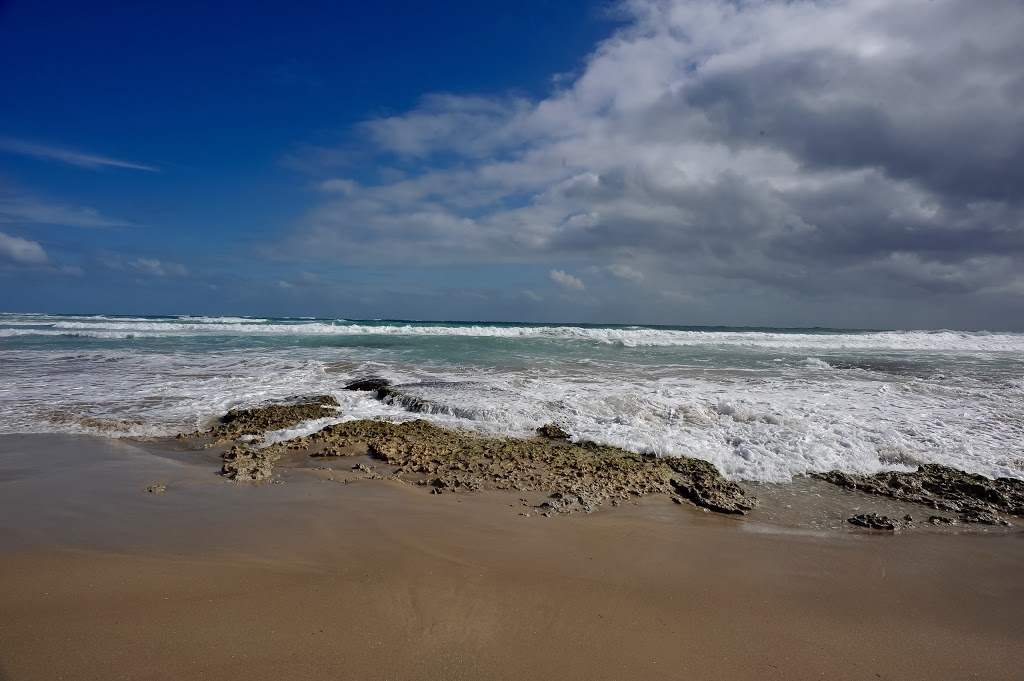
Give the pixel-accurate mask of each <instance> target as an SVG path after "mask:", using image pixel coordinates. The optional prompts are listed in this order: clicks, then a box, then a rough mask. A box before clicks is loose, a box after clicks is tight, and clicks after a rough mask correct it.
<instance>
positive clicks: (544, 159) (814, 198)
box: [0, 0, 1024, 329]
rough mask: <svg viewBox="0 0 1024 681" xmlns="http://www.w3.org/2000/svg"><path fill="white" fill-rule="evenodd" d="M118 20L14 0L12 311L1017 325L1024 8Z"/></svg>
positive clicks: (260, 6)
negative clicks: (1020, 38) (1021, 65)
mask: <svg viewBox="0 0 1024 681" xmlns="http://www.w3.org/2000/svg"><path fill="white" fill-rule="evenodd" d="M101 5H102V6H98V7H97V6H88V5H87V4H86V3H71V2H45V1H38V2H28V1H25V0H13V1H10V2H7V3H6V4H0V309H3V310H7V311H50V312H57V311H68V312H108V313H193V314H199V313H201V314H257V315H267V314H277V315H317V316H345V317H370V318H373V317H400V318H425V319H512V320H535V321H591V322H638V323H644V322H648V323H676V324H680V323H681V324H735V325H744V324H750V325H807V326H814V325H830V326H863V327H905V326H912V327H963V328H1004V329H1005V328H1017V329H1020V328H1024V255H1022V254H1024V196H1022V190H1021V189H1020V187H1022V186H1024V171H1022V170H1021V168H1022V167H1024V132H1022V131H1024V76H1022V74H1021V70H1020V66H1019V64H1021V63H1024V49H1022V48H1021V47H1020V46H1019V45H1018V43H1019V42H1020V41H1019V40H1018V38H1019V35H1020V34H1021V31H1022V30H1024V8H1022V5H1021V3H1020V2H1017V1H1016V0H983V1H982V2H979V3H971V4H968V3H962V2H955V1H954V0H935V1H934V2H932V1H925V0H921V1H918V0H907V2H905V3H896V4H894V3H882V2H876V1H874V0H862V1H853V0H838V1H831V2H827V3H824V2H823V3H816V2H811V1H806V2H774V1H772V0H766V1H765V2H756V3H735V2H731V1H727V0H627V1H625V2H592V1H570V0H563V1H559V2H555V1H550V2H549V1H541V0H519V1H517V2H512V1H505V0H491V1H489V2H436V3H404V2H381V3H358V4H357V3H347V2H341V3H336V2H332V3H326V2H325V3H284V2H265V3H190V2H184V3H174V4H173V5H161V4H157V3H118V2H110V3H101ZM297 5H301V6H297Z"/></svg>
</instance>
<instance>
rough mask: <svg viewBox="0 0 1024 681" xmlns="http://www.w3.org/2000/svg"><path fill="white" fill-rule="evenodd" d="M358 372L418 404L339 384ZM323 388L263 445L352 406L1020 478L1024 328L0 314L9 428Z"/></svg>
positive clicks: (656, 446)
mask: <svg viewBox="0 0 1024 681" xmlns="http://www.w3.org/2000/svg"><path fill="white" fill-rule="evenodd" d="M367 376H376V377H382V378H387V379H389V380H391V381H392V382H393V383H394V384H396V385H397V386H399V387H400V388H401V391H402V392H403V394H405V395H407V396H409V398H410V400H409V401H407V402H405V403H403V402H402V401H401V400H397V401H394V402H393V403H385V402H381V401H378V400H377V399H376V398H375V396H374V394H373V393H365V392H353V391H346V390H344V386H345V385H346V384H348V383H349V382H351V381H353V380H355V379H357V378H362V377H367ZM323 393H330V394H332V395H334V396H335V397H336V398H337V399H338V401H339V403H340V404H341V408H340V410H339V411H338V412H337V413H329V414H326V415H325V417H324V418H323V419H319V420H317V421H315V422H310V423H306V424H302V425H300V426H299V427H297V428H295V429H292V430H290V431H287V432H279V433H274V434H272V435H271V438H270V441H273V440H275V439H277V440H280V439H285V438H288V437H292V436H294V435H297V434H303V433H308V432H312V431H313V430H316V429H318V428H320V427H323V426H324V425H326V424H327V423H331V422H335V421H342V420H348V419H361V418H377V419H387V420H392V421H403V420H409V419H413V418H426V419H428V420H430V421H433V422H435V423H438V424H439V425H443V426H446V427H458V428H466V429H471V430H474V431H478V432H481V433H487V434H497V435H507V436H528V435H530V434H532V432H533V431H534V429H535V428H537V427H538V426H539V425H541V424H544V423H548V422H555V423H558V424H559V425H561V426H562V427H563V428H565V429H566V430H567V431H569V432H570V433H572V435H573V436H574V438H577V439H581V440H593V441H596V442H599V443H604V444H612V445H617V446H619V447H623V448H625V449H629V450H632V451H637V452H648V453H655V454H659V455H663V456H674V455H686V456H693V457H699V458H702V459H706V460H708V461H711V462H712V463H714V464H715V465H716V466H718V468H719V469H720V470H721V471H722V472H723V473H724V474H725V475H726V476H727V477H729V478H731V479H733V480H741V481H756V482H787V481H789V480H791V479H792V478H793V476H797V475H801V474H805V473H810V472H818V471H826V470H832V469H839V470H843V471H848V472H859V473H870V472H876V471H879V470H887V469H899V470H913V469H914V468H915V467H916V466H917V465H918V464H920V463H929V462H934V463H942V464H946V465H949V466H954V467H956V468H960V469H963V470H967V471H970V472H976V473H982V474H984V475H987V476H990V477H1011V478H1018V479H1024V334H1015V333H989V332H962V331H864V330H850V329H774V328H718V327H684V326H618V325H584V324H518V323H465V322H419V321H385V320H373V321H352V320H344V319H306V318H302V319H298V318H250V317H188V316H170V317H168V316H137V317H127V316H103V315H48V314H0V433H39V432H65V433H66V432H70V433H87V434H95V435H101V436H108V437H153V436H169V435H174V434H177V433H179V432H183V431H193V430H196V429H199V428H202V427H205V426H206V425H208V424H209V423H210V422H211V421H212V420H214V419H216V418H217V417H219V416H221V415H222V414H223V413H224V412H225V411H227V410H228V409H230V408H233V407H247V406H257V405H260V404H265V403H267V402H271V401H279V400H284V399H288V398H292V397H296V396H304V395H314V394H323ZM413 398H418V400H416V402H417V405H418V408H419V411H411V410H410V409H409V408H408V407H410V406H411V404H410V402H412V401H413ZM424 404H425V405H426V406H424Z"/></svg>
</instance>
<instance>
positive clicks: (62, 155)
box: [0, 137, 159, 173]
mask: <svg viewBox="0 0 1024 681" xmlns="http://www.w3.org/2000/svg"><path fill="white" fill-rule="evenodd" d="M0 152H7V153H9V154H18V155H21V156H31V157H33V158H38V159H41V160H44V161H57V162H60V163H67V164H68V165H73V166H78V167H80V168H102V167H105V166H106V167H112V168H128V169H131V170H145V171H147V172H151V173H155V172H159V169H158V168H154V167H153V166H147V165H142V164H141V163H132V162H130V161H122V160H119V159H116V158H109V157H107V156H99V155H97V154H89V153H83V152H79V151H73V150H71V149H62V148H60V147H53V146H49V145H45V144H37V143H35V142H28V141H25V140H18V139H13V138H10V137H0Z"/></svg>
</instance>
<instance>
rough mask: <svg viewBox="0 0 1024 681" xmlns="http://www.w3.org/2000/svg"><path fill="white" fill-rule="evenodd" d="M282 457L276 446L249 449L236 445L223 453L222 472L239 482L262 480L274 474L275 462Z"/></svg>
mask: <svg viewBox="0 0 1024 681" xmlns="http://www.w3.org/2000/svg"><path fill="white" fill-rule="evenodd" d="M280 457H281V454H280V452H279V451H278V450H277V449H276V447H268V448H266V449H249V448H248V447H239V446H238V445H235V446H234V447H232V448H231V449H229V450H228V451H226V452H224V454H222V455H221V458H222V459H223V460H224V465H223V466H222V467H221V472H222V473H224V475H225V476H227V477H228V478H229V479H230V480H235V481H237V482H260V481H262V480H267V479H268V478H270V477H272V476H273V471H274V462H275V461H277V460H278V459H279V458H280Z"/></svg>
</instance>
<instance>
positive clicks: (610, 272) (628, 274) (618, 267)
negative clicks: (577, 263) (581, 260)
mask: <svg viewBox="0 0 1024 681" xmlns="http://www.w3.org/2000/svg"><path fill="white" fill-rule="evenodd" d="M590 272H591V273H592V274H599V275H604V276H608V277H614V278H615V279H622V280H623V281H631V282H633V283H636V284H639V283H640V282H642V281H643V280H644V273H643V272H640V271H639V270H635V269H633V268H632V267H630V266H629V265H623V264H622V263H613V264H611V265H605V266H604V267H597V266H594V267H591V268H590Z"/></svg>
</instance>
